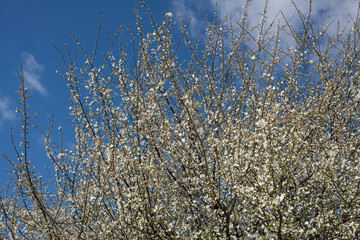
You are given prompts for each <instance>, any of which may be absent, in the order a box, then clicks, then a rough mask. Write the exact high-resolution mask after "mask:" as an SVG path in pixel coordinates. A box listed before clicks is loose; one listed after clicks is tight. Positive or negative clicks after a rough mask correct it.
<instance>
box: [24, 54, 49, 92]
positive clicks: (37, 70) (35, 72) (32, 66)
mask: <svg viewBox="0 0 360 240" xmlns="http://www.w3.org/2000/svg"><path fill="white" fill-rule="evenodd" d="M22 62H23V73H24V79H25V83H26V85H27V87H28V88H29V89H31V90H35V91H38V92H39V93H40V94H42V95H47V90H46V88H45V87H44V86H43V85H42V83H41V81H40V80H41V73H42V72H43V71H44V66H43V65H41V64H40V63H38V62H37V61H36V60H35V57H34V56H33V55H32V54H30V53H23V54H22Z"/></svg>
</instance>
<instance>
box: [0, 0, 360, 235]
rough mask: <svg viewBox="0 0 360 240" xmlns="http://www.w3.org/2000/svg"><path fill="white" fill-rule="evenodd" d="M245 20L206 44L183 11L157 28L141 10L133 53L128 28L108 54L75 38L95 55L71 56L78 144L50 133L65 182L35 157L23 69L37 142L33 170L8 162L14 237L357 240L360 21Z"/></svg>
mask: <svg viewBox="0 0 360 240" xmlns="http://www.w3.org/2000/svg"><path fill="white" fill-rule="evenodd" d="M143 6H144V8H145V11H148V9H147V8H146V6H145V5H143ZM310 6H311V5H310ZM245 13H246V11H245ZM243 16H244V17H243V18H242V20H241V21H232V20H231V19H227V18H225V19H224V20H219V19H216V18H215V20H214V21H213V22H209V23H208V26H207V29H206V33H205V34H204V36H203V37H202V38H201V39H202V40H199V41H197V42H195V43H192V42H191V41H190V40H193V39H192V38H191V37H188V34H187V24H185V23H184V24H181V29H180V30H179V28H177V27H176V26H178V25H179V24H175V21H174V20H173V16H172V14H171V13H168V14H166V16H165V21H163V22H162V23H160V24H157V23H156V22H155V20H154V19H153V18H152V16H151V14H149V19H150V21H151V22H152V24H153V30H152V32H150V33H145V32H143V28H142V25H141V22H142V19H141V17H140V15H139V14H138V18H137V19H138V22H137V24H138V30H137V31H136V32H135V33H134V32H132V33H131V39H132V44H133V49H132V51H129V47H127V46H125V45H124V44H123V42H122V41H121V36H122V34H123V32H122V31H120V32H119V34H118V36H120V41H119V44H118V43H117V41H116V40H114V41H112V40H111V41H110V46H109V50H108V52H107V53H106V54H104V55H102V56H99V55H98V54H96V50H95V53H94V54H89V53H87V52H86V51H85V49H84V48H83V47H82V45H81V43H80V41H79V40H78V39H77V38H76V37H75V36H74V39H75V42H76V43H77V44H78V50H79V52H80V53H82V54H83V55H82V56H80V53H79V54H78V55H76V56H75V57H74V56H73V57H72V55H70V54H69V56H68V58H67V57H65V56H64V55H63V54H62V53H61V52H60V54H61V56H63V59H64V63H65V64H64V65H65V68H64V69H65V71H63V76H64V78H65V79H66V81H67V83H68V87H69V90H70V95H71V100H72V106H71V107H70V109H71V116H72V120H73V124H74V134H75V139H76V144H75V148H74V149H66V148H65V147H64V146H63V144H62V142H60V143H57V142H53V141H52V140H51V138H50V134H47V133H45V134H44V136H45V141H46V146H47V147H46V152H47V155H48V157H49V158H50V159H51V160H52V163H53V167H54V175H53V176H52V177H53V185H52V184H44V183H42V182H41V181H40V176H39V174H37V173H36V172H35V171H34V169H33V168H32V164H31V162H30V159H29V157H28V151H29V144H30V142H29V131H30V128H31V123H30V122H31V121H32V115H31V113H30V112H29V107H28V106H27V101H26V99H27V98H28V93H27V90H26V88H25V86H24V78H23V75H22V74H21V72H20V73H19V76H20V79H21V80H22V85H21V87H20V90H19V93H20V96H21V101H20V107H19V112H20V114H22V121H23V128H22V129H21V131H22V134H21V137H22V138H23V140H22V146H21V147H15V148H16V153H17V157H18V159H16V160H13V159H10V157H7V156H5V155H4V157H5V158H7V159H8V160H9V161H10V162H11V163H12V166H13V170H14V184H13V185H9V186H10V187H11V186H13V189H12V188H11V189H8V190H13V191H8V192H7V194H6V192H4V193H3V196H2V198H1V201H0V209H1V213H0V216H1V219H0V224H1V225H0V229H1V238H3V239H4V238H7V239H35V238H46V239H239V238H243V239H328V238H339V239H340V238H342V239H358V238H359V235H360V233H359V229H360V224H359V223H360V218H359V217H360V215H359V214H360V165H359V160H360V150H359V145H360V134H359V133H360V131H359V129H360V128H359V123H360V90H359V87H360V86H359V85H360V81H359V79H360V71H359V70H360V58H359V40H360V28H359V23H360V21H359V18H358V16H357V17H356V18H354V19H353V21H352V28H351V30H349V32H342V31H339V33H338V34H337V35H335V36H332V35H328V34H327V32H326V31H323V32H320V31H318V30H314V29H313V28H312V22H311V15H310V14H304V13H301V12H299V17H300V18H301V20H302V23H303V25H302V26H301V29H300V30H298V29H296V28H294V27H293V26H291V25H290V24H289V23H288V22H287V21H285V24H283V25H280V24H278V25H276V23H277V21H276V20H274V21H273V22H271V23H267V22H266V21H265V20H263V21H262V22H260V24H259V25H257V26H248V24H247V21H246V14H244V15H243ZM264 16H265V13H264ZM263 19H266V18H263ZM285 20H286V19H285ZM175 33H176V34H175ZM282 34H288V36H290V37H291V38H292V40H293V42H292V45H291V44H289V45H286V43H285V44H281V43H280V39H281V36H282ZM290 45H291V46H290ZM116 46H118V48H119V50H120V51H113V49H115V48H116ZM118 52H119V55H117V54H116V53H118ZM128 56H130V57H128ZM184 56H185V57H184ZM66 59H69V60H66ZM82 59H84V61H82ZM84 62H85V63H84ZM83 63H84V64H83ZM59 132H60V133H62V130H61V128H59ZM13 141H15V140H13ZM14 146H17V143H16V144H15V143H14Z"/></svg>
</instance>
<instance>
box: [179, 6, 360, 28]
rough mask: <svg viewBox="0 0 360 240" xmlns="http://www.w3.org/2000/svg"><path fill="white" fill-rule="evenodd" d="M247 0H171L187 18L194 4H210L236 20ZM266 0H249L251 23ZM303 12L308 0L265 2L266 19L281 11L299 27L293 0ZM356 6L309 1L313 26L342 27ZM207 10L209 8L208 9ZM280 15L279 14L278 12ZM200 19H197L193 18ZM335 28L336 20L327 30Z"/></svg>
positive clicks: (221, 13) (249, 20)
mask: <svg viewBox="0 0 360 240" xmlns="http://www.w3.org/2000/svg"><path fill="white" fill-rule="evenodd" d="M245 2H247V1H246V0H243V1H239V0H209V1H201V5H200V6H199V5H196V6H194V4H193V1H192V0H173V1H172V3H173V6H174V8H175V12H177V13H178V15H180V16H181V17H184V18H188V17H189V13H192V12H194V10H196V9H194V7H195V8H197V9H199V10H200V11H202V9H204V8H206V9H208V8H209V7H210V8H212V11H213V12H214V11H215V10H217V12H218V14H219V15H220V16H222V17H224V16H225V14H231V16H232V17H233V19H235V20H239V19H241V17H242V14H243V11H244V3H245ZM265 2H266V1H265V0H251V1H250V3H249V7H248V12H247V14H248V15H247V21H248V23H249V24H250V25H251V26H255V25H257V24H258V23H259V22H260V20H261V14H262V13H263V11H264V7H265ZM293 2H294V3H295V4H296V6H297V8H298V9H299V10H300V11H302V12H303V13H305V14H306V13H307V12H308V10H309V1H307V0H294V1H291V0H269V2H268V6H267V13H266V14H267V20H268V21H269V22H270V21H272V20H274V18H275V17H276V16H277V15H278V14H279V13H280V11H281V12H282V13H283V14H284V16H285V17H286V18H287V19H291V22H290V23H291V24H292V26H295V27H299V28H301V22H300V21H301V20H300V18H299V17H298V14H297V12H296V9H295V8H294V4H293ZM357 9H358V3H356V1H354V0H342V1H339V0H314V1H312V21H313V23H314V27H315V28H317V27H320V28H322V27H323V26H325V25H327V24H329V23H330V22H331V21H333V20H334V21H339V22H340V23H341V27H345V26H346V25H347V23H348V21H351V18H350V16H349V15H351V16H353V17H356V13H357ZM207 11H208V10H207ZM280 16H281V15H280ZM280 16H279V18H278V20H279V21H280V23H284V22H283V21H282V20H283V19H282V16H281V17H280ZM196 21H198V22H199V21H200V19H198V18H197V19H196ZM336 30H337V24H334V27H333V28H331V29H330V30H329V33H330V34H333V33H335V31H336Z"/></svg>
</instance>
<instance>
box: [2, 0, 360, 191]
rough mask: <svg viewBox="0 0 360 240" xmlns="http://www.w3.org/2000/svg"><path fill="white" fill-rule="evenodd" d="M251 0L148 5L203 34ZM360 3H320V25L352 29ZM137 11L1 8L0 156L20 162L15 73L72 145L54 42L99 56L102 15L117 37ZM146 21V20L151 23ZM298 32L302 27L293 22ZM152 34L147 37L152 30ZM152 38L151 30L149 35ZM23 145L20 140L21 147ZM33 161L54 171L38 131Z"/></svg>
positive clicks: (75, 4) (286, 3)
mask: <svg viewBox="0 0 360 240" xmlns="http://www.w3.org/2000/svg"><path fill="white" fill-rule="evenodd" d="M244 2H245V1H244V0H218V1H215V0H198V1H192V0H156V1H155V0H153V1H147V4H148V5H149V6H150V9H151V11H152V13H153V15H154V17H155V19H157V20H158V21H161V20H164V19H165V13H167V12H169V11H171V12H173V13H174V15H175V17H177V16H182V17H184V18H188V17H190V16H191V15H192V14H193V13H194V12H195V11H196V10H199V13H198V14H197V15H196V16H195V18H194V20H193V22H192V24H191V26H190V31H191V33H192V34H194V33H195V34H198V33H199V32H201V31H202V30H203V28H204V26H205V25H204V23H205V20H204V19H205V18H204V15H205V14H209V13H212V12H214V11H215V9H216V5H217V11H218V13H219V15H220V16H224V14H226V13H227V12H229V9H230V11H231V13H232V14H234V15H235V17H239V16H240V15H241V11H242V6H243V3H244ZM295 2H296V3H297V4H298V7H299V8H300V9H301V10H304V11H306V9H307V7H308V4H307V1H304V0H297V1H295ZM263 7H264V1H263V0H253V2H252V5H251V7H250V9H249V22H250V23H251V24H256V23H257V22H258V21H259V13H260V12H261V10H262V9H263ZM356 7H357V5H356V1H355V0H343V1H338V0H313V14H314V15H313V17H314V21H315V22H316V23H317V24H319V25H320V26H321V25H324V24H326V23H328V22H329V21H330V20H332V19H336V20H340V21H341V22H343V23H344V22H346V21H348V20H349V17H348V13H351V14H352V15H355V12H356ZM134 8H135V3H134V1H132V0H127V1H125V0H123V1H120V0H119V1H115V0H106V1H94V0H87V1H84V0H81V1H80V0H71V1H70V0H62V1H48V0H47V1H46V0H43V1H41V0H32V1H25V0H2V1H1V3H0V56H1V57H0V151H2V152H4V153H5V154H7V155H8V156H9V157H12V156H13V151H12V146H11V139H10V133H9V128H10V127H12V128H13V129H14V133H15V137H18V136H19V134H18V131H17V129H18V128H19V124H18V123H17V122H15V121H14V120H15V119H16V118H17V116H16V114H15V109H16V107H17V101H18V96H17V94H16V90H17V89H18V86H19V80H18V77H17V74H16V70H19V69H20V68H19V66H20V63H22V66H23V71H24V75H25V80H26V81H27V84H28V87H29V90H30V93H31V94H32V98H31V100H30V105H31V106H33V107H34V110H33V111H34V112H36V113H37V115H38V118H37V120H36V121H35V122H34V123H35V124H37V125H38V126H39V127H40V128H41V129H43V130H46V127H47V116H48V115H52V114H54V124H55V129H57V126H60V125H61V126H62V127H63V128H65V129H68V131H66V132H65V134H66V135H65V137H66V138H68V139H69V142H71V139H72V136H71V128H70V125H69V124H68V122H67V120H66V118H67V117H68V110H67V107H68V106H69V105H70V102H69V98H68V94H67V87H66V82H65V81H64V80H63V79H62V77H61V76H59V75H57V74H56V73H55V70H56V67H55V65H54V64H57V65H59V66H62V65H61V64H62V63H61V58H60V56H59V54H58V53H57V51H56V49H55V48H54V47H53V46H52V44H51V41H53V42H54V43H55V44H56V45H58V46H59V47H60V48H62V46H63V43H65V42H67V43H69V44H70V45H71V44H74V42H73V39H72V38H71V37H70V35H69V32H68V31H67V28H69V29H70V30H71V31H72V32H73V33H75V34H76V35H77V36H78V37H79V39H80V40H81V41H82V43H83V45H84V47H85V48H86V49H88V50H89V51H91V50H92V48H93V46H94V43H95V39H96V33H97V27H98V21H99V16H100V10H102V13H103V23H104V26H105V27H107V28H108V29H109V32H110V33H114V32H115V31H116V30H117V29H119V28H120V26H121V25H125V26H128V25H129V23H130V22H132V24H134V23H135V15H134V12H133V10H134ZM280 10H282V11H283V12H284V13H285V15H287V16H291V15H292V14H293V13H294V9H293V6H292V4H291V1H290V0H272V1H271V0H270V3H269V10H268V14H269V19H271V18H273V17H275V15H276V13H278V12H279V11H280ZM146 19H147V18H146V17H144V20H146ZM293 21H294V22H293V24H295V25H296V24H298V22H297V21H298V20H296V19H294V20H293ZM145 31H146V29H145ZM149 31H150V29H149ZM19 140H20V139H19V138H18V140H17V142H18V141H19ZM31 144H32V145H31V160H32V162H33V163H34V165H35V166H36V168H37V169H38V170H39V171H41V172H44V170H45V166H51V164H50V162H49V160H48V159H46V155H45V154H44V152H43V150H42V149H43V148H44V143H43V140H42V137H41V134H40V132H39V131H37V130H32V132H31ZM0 164H1V165H0V186H1V185H3V184H4V183H5V182H6V180H7V179H8V178H9V175H8V174H7V173H6V170H9V169H10V165H9V164H8V163H7V162H6V160H5V159H0Z"/></svg>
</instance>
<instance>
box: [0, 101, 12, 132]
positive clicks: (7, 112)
mask: <svg viewBox="0 0 360 240" xmlns="http://www.w3.org/2000/svg"><path fill="white" fill-rule="evenodd" d="M13 119H15V111H14V110H13V109H11V108H10V101H9V99H8V98H7V97H4V96H0V126H1V125H2V123H3V122H4V121H6V120H13Z"/></svg>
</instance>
